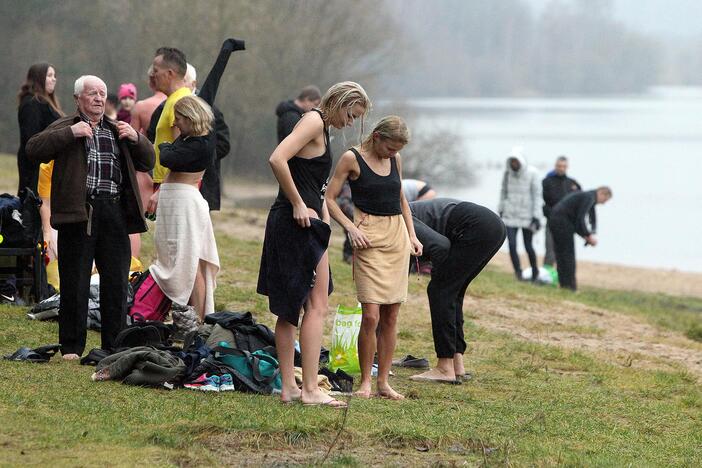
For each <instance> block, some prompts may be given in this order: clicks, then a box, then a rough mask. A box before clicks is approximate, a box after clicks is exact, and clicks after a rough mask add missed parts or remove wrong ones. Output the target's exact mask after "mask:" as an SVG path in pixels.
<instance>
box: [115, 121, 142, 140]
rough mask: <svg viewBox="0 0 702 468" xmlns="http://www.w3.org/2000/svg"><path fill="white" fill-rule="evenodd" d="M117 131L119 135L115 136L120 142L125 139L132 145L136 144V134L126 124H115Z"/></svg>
mask: <svg viewBox="0 0 702 468" xmlns="http://www.w3.org/2000/svg"><path fill="white" fill-rule="evenodd" d="M117 130H118V131H119V135H118V136H117V137H118V138H119V139H120V140H123V139H125V138H126V139H127V140H129V141H131V142H132V143H136V142H137V141H138V140H139V135H138V134H137V131H136V130H134V128H133V127H132V126H131V125H129V124H128V123H127V122H122V121H119V122H117Z"/></svg>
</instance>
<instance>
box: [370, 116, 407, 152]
mask: <svg viewBox="0 0 702 468" xmlns="http://www.w3.org/2000/svg"><path fill="white" fill-rule="evenodd" d="M373 135H378V136H379V137H380V138H382V139H384V140H392V141H396V142H398V143H402V144H403V145H406V144H407V143H409V140H410V131H409V128H407V124H406V123H405V121H404V120H402V118H401V117H398V116H396V115H388V116H386V117H383V118H382V119H380V120H379V121H378V123H377V124H375V127H374V128H373V131H372V132H370V134H369V135H368V136H367V137H366V138H365V140H363V143H362V144H361V146H363V147H365V148H371V147H372V146H373Z"/></svg>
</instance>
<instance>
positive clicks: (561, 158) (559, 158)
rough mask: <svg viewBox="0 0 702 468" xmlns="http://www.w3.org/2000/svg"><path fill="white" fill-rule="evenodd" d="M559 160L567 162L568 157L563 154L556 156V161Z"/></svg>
mask: <svg viewBox="0 0 702 468" xmlns="http://www.w3.org/2000/svg"><path fill="white" fill-rule="evenodd" d="M561 161H563V162H568V158H566V157H565V156H563V155H560V156H558V157H557V158H556V162H561Z"/></svg>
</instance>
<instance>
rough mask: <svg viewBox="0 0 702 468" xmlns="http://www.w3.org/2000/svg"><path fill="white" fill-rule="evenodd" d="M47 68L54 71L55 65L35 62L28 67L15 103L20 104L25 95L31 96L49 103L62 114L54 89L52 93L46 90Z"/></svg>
mask: <svg viewBox="0 0 702 468" xmlns="http://www.w3.org/2000/svg"><path fill="white" fill-rule="evenodd" d="M49 68H53V69H54V72H55V71H56V67H54V66H53V65H51V64H50V63H48V62H40V63H35V64H34V65H32V66H31V67H29V70H28V71H27V78H26V79H25V81H24V84H22V86H21V87H20V90H19V93H17V105H19V104H21V103H22V99H24V98H25V97H26V96H33V97H35V98H36V99H37V100H39V101H42V102H46V103H47V104H49V106H50V107H51V108H52V109H53V110H54V111H56V113H57V114H59V115H64V113H63V110H61V105H60V104H59V102H58V98H57V97H56V95H55V93H56V90H54V91H53V92H52V93H47V92H46V75H47V73H49Z"/></svg>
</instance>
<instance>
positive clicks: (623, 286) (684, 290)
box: [227, 182, 702, 298]
mask: <svg viewBox="0 0 702 468" xmlns="http://www.w3.org/2000/svg"><path fill="white" fill-rule="evenodd" d="M276 193H277V187H276V186H271V185H267V184H248V183H241V182H237V183H235V184H231V185H229V186H228V187H227V198H228V203H227V204H229V205H230V206H232V207H236V208H246V210H245V211H246V212H247V218H248V220H249V221H252V220H253V219H255V218H256V217H257V216H256V214H255V211H253V209H256V208H267V207H268V206H270V203H271V200H273V198H274V197H275V195H276ZM247 224H249V223H247ZM250 224H251V226H250V227H251V228H253V230H254V232H250V233H248V235H252V236H255V237H254V238H259V237H260V236H261V234H262V232H258V231H257V228H256V227H255V226H257V225H258V224H259V223H256V222H251V223H250ZM244 231H248V229H243V230H242V232H241V234H242V235H246V233H245V232H244ZM335 234H338V232H337V230H335ZM490 264H491V265H492V266H494V267H496V268H499V269H500V270H504V271H507V272H511V271H512V265H511V263H510V260H509V255H508V253H507V252H506V251H500V252H499V253H498V254H497V255H496V256H495V258H494V259H493V260H492V261H491V262H490ZM522 265H528V259H527V258H526V255H524V258H522ZM577 279H578V285H582V286H592V287H598V288H605V289H616V290H624V291H645V292H656V293H665V294H671V295H676V296H691V297H700V298H702V273H690V272H683V271H677V270H660V269H653V268H639V267H631V266H625V265H616V264H608V263H595V262H586V261H578V272H577Z"/></svg>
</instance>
